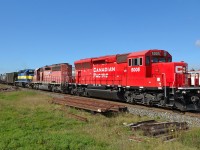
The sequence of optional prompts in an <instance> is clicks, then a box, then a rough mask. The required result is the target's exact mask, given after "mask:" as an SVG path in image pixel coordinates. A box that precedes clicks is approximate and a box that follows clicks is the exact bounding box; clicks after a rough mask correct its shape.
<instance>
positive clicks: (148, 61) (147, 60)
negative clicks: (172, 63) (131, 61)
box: [146, 56, 150, 65]
mask: <svg viewBox="0 0 200 150" xmlns="http://www.w3.org/2000/svg"><path fill="white" fill-rule="evenodd" d="M149 64H150V56H146V65H149Z"/></svg>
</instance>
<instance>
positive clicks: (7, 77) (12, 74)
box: [5, 72, 17, 85]
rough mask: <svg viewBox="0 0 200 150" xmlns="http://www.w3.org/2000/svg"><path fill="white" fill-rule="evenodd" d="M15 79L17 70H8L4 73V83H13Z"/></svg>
mask: <svg viewBox="0 0 200 150" xmlns="http://www.w3.org/2000/svg"><path fill="white" fill-rule="evenodd" d="M16 80H17V72H10V73H6V74H5V83H6V84H10V85H14V84H15V81H16Z"/></svg>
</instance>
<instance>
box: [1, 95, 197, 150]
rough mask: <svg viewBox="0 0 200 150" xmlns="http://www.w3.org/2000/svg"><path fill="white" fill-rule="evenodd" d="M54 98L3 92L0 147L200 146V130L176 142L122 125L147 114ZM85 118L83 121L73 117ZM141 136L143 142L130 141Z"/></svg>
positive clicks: (107, 149)
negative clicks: (97, 110)
mask: <svg viewBox="0 0 200 150" xmlns="http://www.w3.org/2000/svg"><path fill="white" fill-rule="evenodd" d="M50 100H51V98H50V97H48V96H45V95H42V94H38V93H37V92H30V91H16V92H6V93H0V150H1V149H3V150H4V149H5V150H7V149H8V150H10V149H19V150H20V149H23V150H24V149H27V150H29V149H30V150H31V149H41V150H43V149H53V150H54V149H58V150H60V149H64V150H66V149H67V150H68V149H72V150H79V149H80V150H82V149H86V150H101V149H102V150H129V149H133V150H138V149H139V150H143V149H150V150H151V149H152V150H153V149H157V150H160V149H163V150H179V149H180V150H188V149H200V142H199V141H200V140H199V139H200V130H199V129H194V130H192V131H189V132H187V133H184V134H181V136H180V139H179V140H177V141H175V142H170V143H163V142H161V141H160V140H159V139H154V138H147V137H143V136H141V132H134V133H133V132H132V131H130V130H129V129H128V128H126V127H124V126H123V123H124V122H127V123H131V122H137V121H142V120H147V119H149V118H147V117H139V116H133V115H130V114H120V115H116V116H113V117H105V116H102V115H98V114H97V115H92V114H90V113H87V112H85V111H80V110H76V109H72V108H67V107H63V106H58V105H53V104H50V103H49V102H48V101H50ZM69 113H74V114H77V115H80V116H83V117H86V118H87V119H88V120H89V122H88V123H86V122H81V121H78V120H76V119H74V118H73V117H72V116H70V114H69ZM131 136H136V137H138V136H139V137H141V138H142V140H143V142H141V143H139V142H135V141H130V140H129V137H131Z"/></svg>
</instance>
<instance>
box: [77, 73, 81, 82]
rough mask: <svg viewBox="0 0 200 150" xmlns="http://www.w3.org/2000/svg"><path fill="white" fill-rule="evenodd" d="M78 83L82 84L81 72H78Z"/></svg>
mask: <svg viewBox="0 0 200 150" xmlns="http://www.w3.org/2000/svg"><path fill="white" fill-rule="evenodd" d="M77 80H78V83H80V82H81V71H78V79H77Z"/></svg>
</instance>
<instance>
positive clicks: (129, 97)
mask: <svg viewBox="0 0 200 150" xmlns="http://www.w3.org/2000/svg"><path fill="white" fill-rule="evenodd" d="M124 99H125V100H126V102H127V103H132V100H131V93H130V92H126V93H125V94H124Z"/></svg>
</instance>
